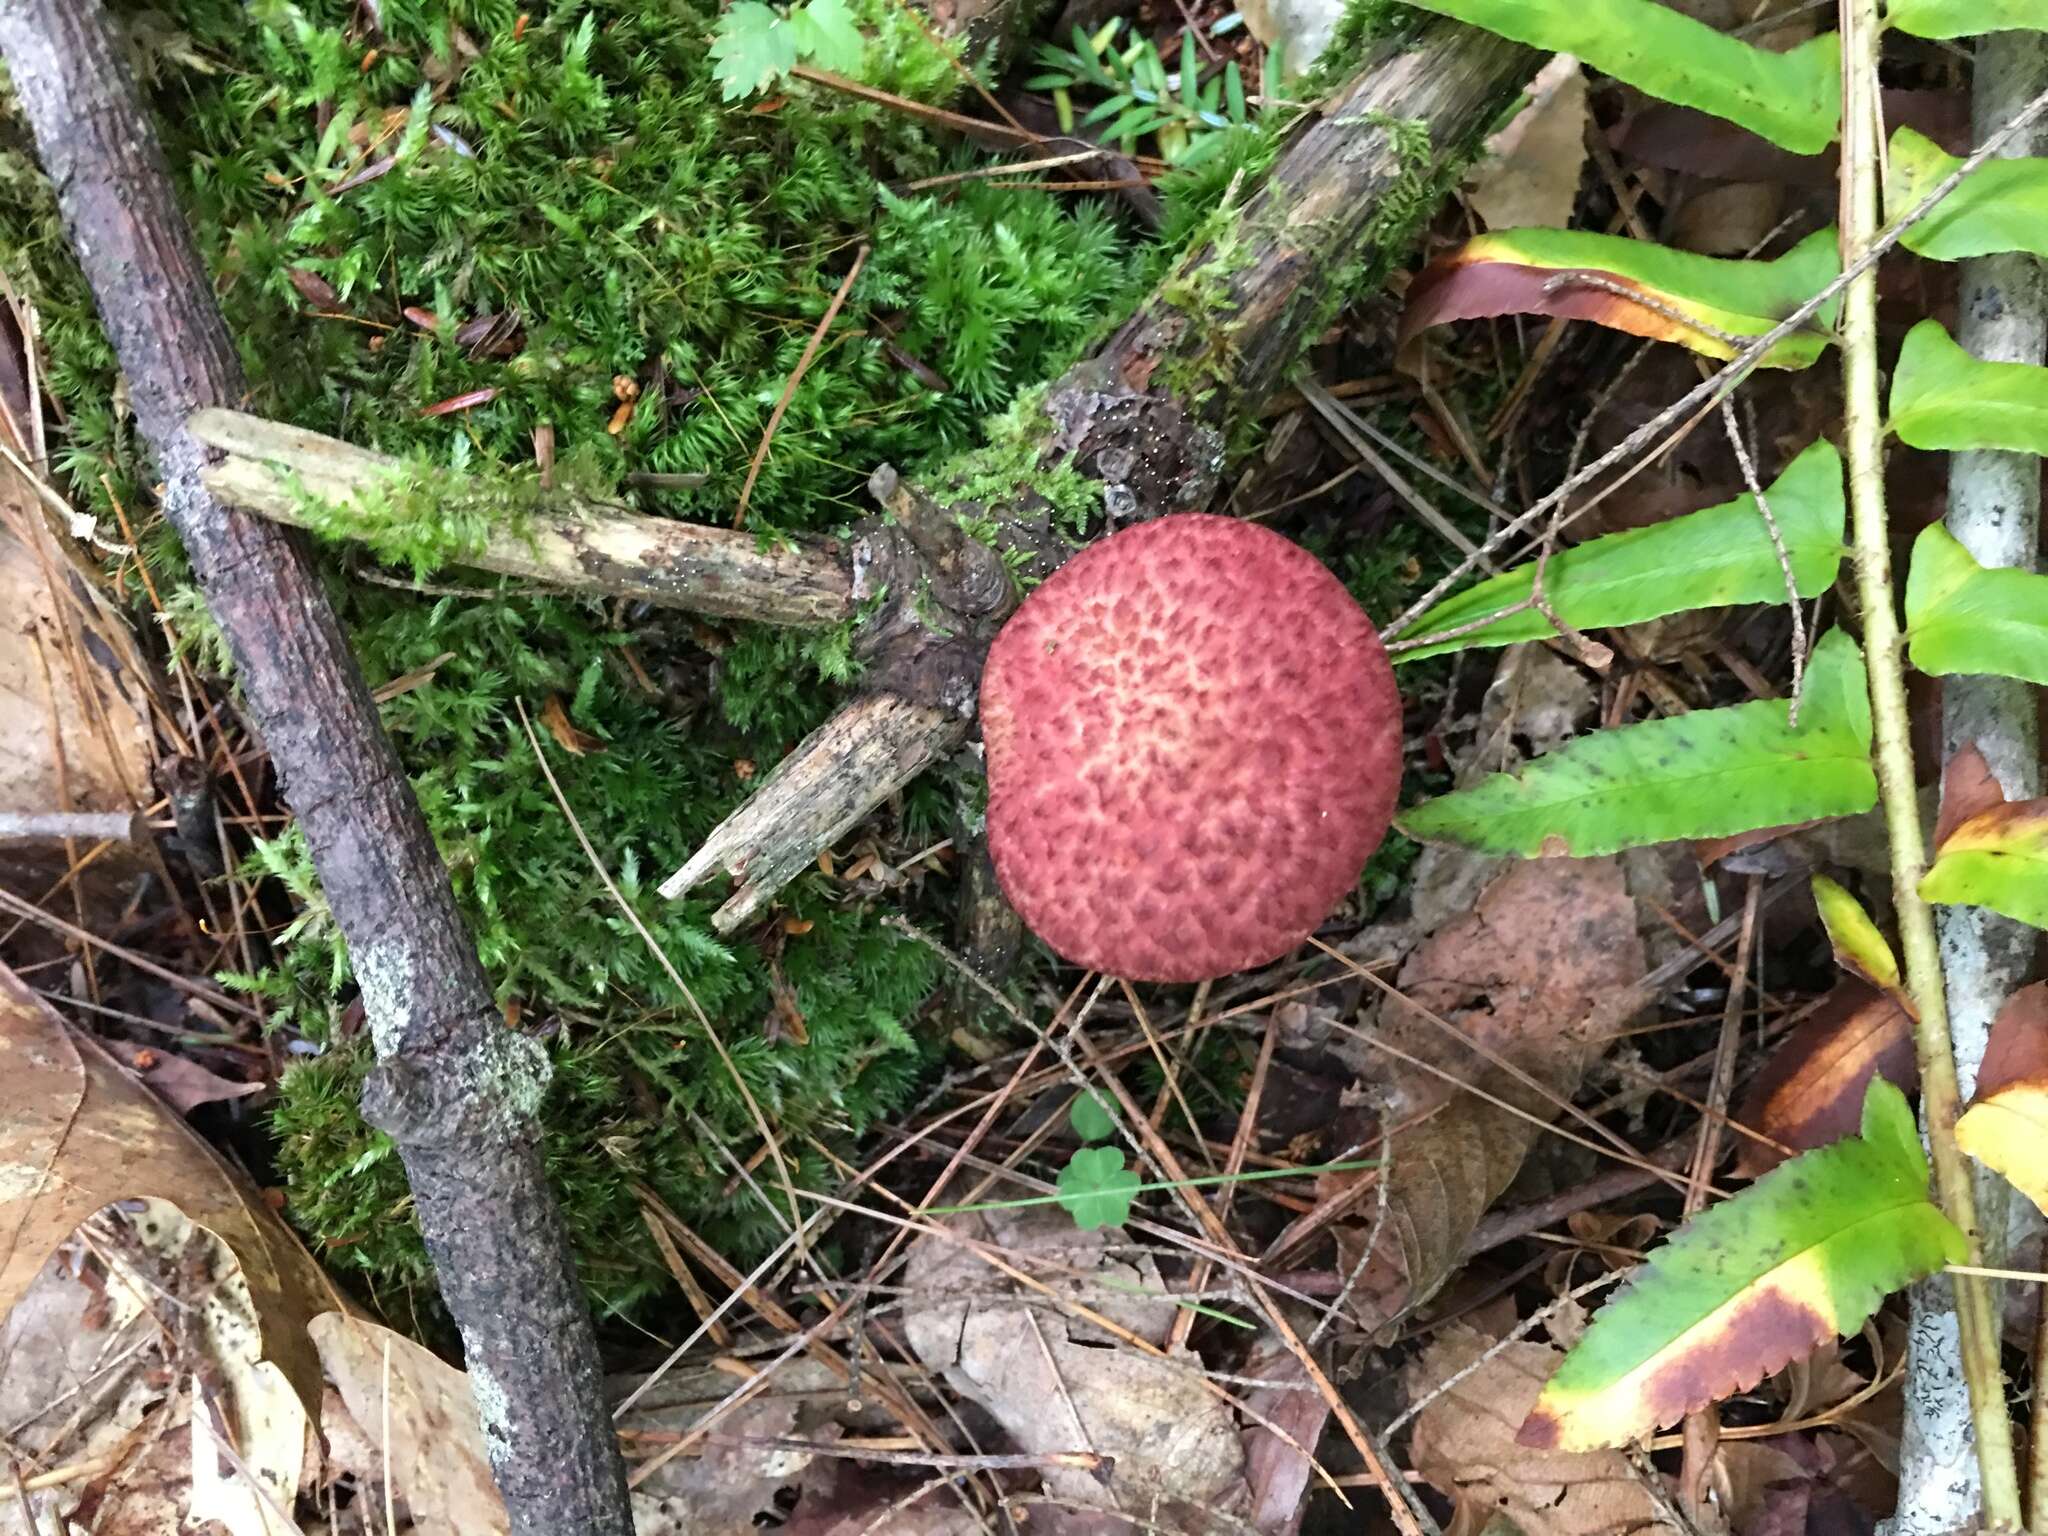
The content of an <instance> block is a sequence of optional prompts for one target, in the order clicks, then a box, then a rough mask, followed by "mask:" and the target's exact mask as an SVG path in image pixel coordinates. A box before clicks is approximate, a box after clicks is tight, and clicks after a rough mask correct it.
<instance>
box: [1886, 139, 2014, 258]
mask: <svg viewBox="0 0 2048 1536" xmlns="http://www.w3.org/2000/svg"><path fill="white" fill-rule="evenodd" d="M1962 163H1963V162H1962V161H1961V160H1959V159H1957V158H1956V157H1955V156H1954V155H1951V154H1949V153H1948V152H1947V151H1946V150H1944V149H1943V148H1942V147H1941V146H1940V145H1939V144H1937V143H1935V142H1934V141H1933V140H1932V139H1930V138H1928V137H1927V136H1926V135H1925V134H1921V133H1915V132H1914V131H1913V130H1912V129H1911V128H1901V129H1899V130H1898V131H1897V132H1896V133H1894V134H1893V135H1892V142H1891V147H1890V149H1889V150H1888V151H1887V154H1886V161H1885V177H1884V216H1885V218H1887V219H1890V220H1896V219H1900V218H1903V217H1905V215H1907V214H1909V213H1911V212H1912V211H1913V210H1914V209H1915V208H1917V207H1919V206H1920V204H1921V203H1923V202H1925V201H1926V200H1927V197H1928V195H1929V194H1930V193H1932V192H1933V191H1934V189H1935V188H1936V187H1938V186H1940V185H1941V183H1942V182H1943V181H1945V180H1946V179H1947V178H1948V177H1949V176H1951V175H1953V174H1954V173H1955V171H1956V169H1957V168H1958V167H1959V166H1961V165H1962ZM1899 243H1900V244H1902V245H1903V246H1905V248H1906V249H1907V250H1909V251H1914V252H1917V253H1918V254H1920V255H1922V256H1925V257H1928V258H1929V259H1930V260H1933V261H1962V260H1964V259H1965V258H1967V257H1971V256H1988V255H1990V254H1992V253H1994V252H1997V251H2028V252H2031V253H2032V254H2034V255H2036V256H2042V257H2048V160H2041V159H2021V160H1987V161H1985V162H1984V163H1983V164H1982V165H1980V166H1978V167H1977V169H1975V170H1974V171H1972V172H1970V174H1969V175H1967V176H1965V177H1964V178H1963V181H1962V185H1960V186H1959V187H1957V188H1956V189H1955V191H1953V192H1951V193H1949V195H1948V196H1947V197H1945V198H1943V199H1942V200H1941V201H1940V202H1939V203H1937V204H1936V205H1935V206H1934V208H1933V210H1932V211H1931V212H1929V213H1928V215H1927V217H1926V218H1924V219H1922V220H1921V221H1920V222H1919V223H1917V224H1915V225H1913V226H1912V227H1911V228H1910V229H1908V230H1907V231H1906V232H1905V234H1904V235H1903V236H1902V237H1901V238H1900V242H1899Z"/></svg>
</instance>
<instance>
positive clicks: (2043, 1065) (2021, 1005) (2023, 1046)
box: [1975, 981, 2048, 1103]
mask: <svg viewBox="0 0 2048 1536" xmlns="http://www.w3.org/2000/svg"><path fill="white" fill-rule="evenodd" d="M2028 1082H2031V1083H2035V1084H2039V1085H2044V1086H2048V981H2037V982H2035V983H2033V985H2031V986H2026V987H2021V988H2020V989H2019V991H2017V992H2015V993H2013V995H2012V996H2011V997H2009V998H2007V999H2006V1000H2005V1006H2004V1007H2003V1008H2001V1009H1999V1010H1998V1018H1997V1019H1996V1020H1995V1021H1994V1022H1993V1023H1992V1025H1991V1039H1990V1041H1989V1042H1988V1043H1987V1044H1986V1045H1985V1047H1984V1063H1983V1065H1982V1066H1980V1067H1979V1068H1978V1069H1977V1097H1976V1100H1975V1102H1977V1103H1982V1102H1983V1101H1984V1100H1985V1099H1988V1098H1990V1097H1991V1096H1992V1095H1993V1094H1995V1093H1998V1092H1999V1091H2001V1090H2002V1089H2006V1088H2010V1087H2012V1086H2013V1085H2014V1084H2015V1083H2028Z"/></svg>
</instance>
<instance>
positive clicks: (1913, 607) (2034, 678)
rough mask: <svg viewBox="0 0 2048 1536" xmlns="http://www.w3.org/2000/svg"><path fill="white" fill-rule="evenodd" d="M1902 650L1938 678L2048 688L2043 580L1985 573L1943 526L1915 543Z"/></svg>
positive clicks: (2047, 586) (2047, 599)
mask: <svg viewBox="0 0 2048 1536" xmlns="http://www.w3.org/2000/svg"><path fill="white" fill-rule="evenodd" d="M1906 645H1907V654H1908V655H1909V656H1911V658H1912V661H1913V665H1914V666H1916V667H1918V668H1919V669H1920V670H1921V671H1922V672H1927V673H1930V674H1932V675H1933V676H1935V677H1947V676H1949V675H1950V674H1952V673H1956V672H1977V673H1987V674H1990V675H1993V676H1997V677H2019V678H2024V679H2026V680H2027V681H2028V682H2030V683H2038V684H2040V685H2041V686H2043V687H2048V576H2042V575H2037V574H2035V573H2034V572H2032V571H2018V570H2008V569H2005V568H2003V567H1996V568H1987V567H1985V566H1981V565H1979V564H1978V563H1977V561H1976V558H1975V557H1974V556H1972V555H1971V553H1970V552H1969V551H1968V550H1967V549H1965V548H1963V546H1962V544H1961V543H1960V542H1959V541H1958V540H1957V538H1956V536H1955V535H1954V534H1952V533H1950V532H1949V531H1948V529H1947V528H1946V527H1944V526H1943V525H1942V524H1940V523H1932V524H1929V525H1928V527H1927V528H1926V529H1925V530H1924V531H1923V532H1922V533H1921V535H1920V537H1919V538H1918V539H1916V540H1914V541H1913V563H1912V565H1911V567H1910V568H1909V569H1908V570H1907V572H1906Z"/></svg>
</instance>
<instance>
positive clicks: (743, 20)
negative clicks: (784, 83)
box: [711, 0, 796, 101]
mask: <svg viewBox="0 0 2048 1536" xmlns="http://www.w3.org/2000/svg"><path fill="white" fill-rule="evenodd" d="M711 57H712V59H713V61H714V62H713V65H712V75H713V76H714V78H716V79H717V81H718V83H719V86H720V88H721V90H722V92H723V94H724V97H725V99H726V100H727V101H738V100H739V99H740V98H741V97H742V96H751V95H753V94H754V93H755V92H756V91H762V90H766V89H767V88H768V87H769V86H770V85H772V84H774V82H775V81H777V80H780V79H781V78H782V77H783V76H784V75H786V74H788V73H789V71H790V70H791V69H792V68H794V67H795V65H796V40H795V38H794V36H793V35H792V34H791V32H790V30H789V27H788V25H787V24H786V23H785V22H784V21H783V19H782V18H781V17H780V16H778V15H776V14H775V12H774V11H772V10H770V9H769V8H768V7H767V6H765V5H763V4H761V0H739V4H737V5H735V6H734V7H733V8H732V9H731V10H729V11H727V12H726V13H725V14H724V15H723V16H721V17H719V19H718V31H717V33H716V34H715V35H714V36H713V37H712V39H711Z"/></svg>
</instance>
